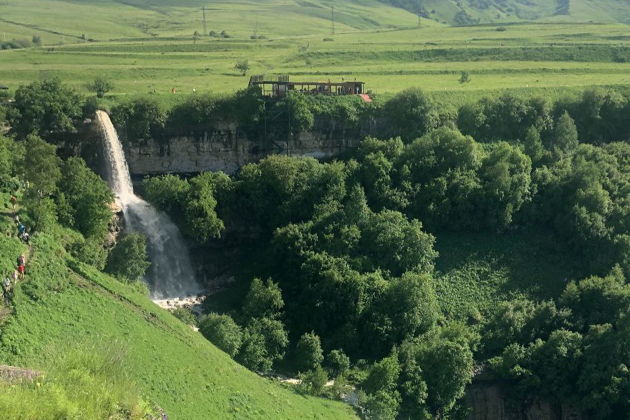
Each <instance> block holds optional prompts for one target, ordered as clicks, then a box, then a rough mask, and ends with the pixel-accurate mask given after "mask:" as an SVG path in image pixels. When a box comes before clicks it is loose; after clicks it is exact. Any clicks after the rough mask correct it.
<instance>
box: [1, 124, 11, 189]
mask: <svg viewBox="0 0 630 420" xmlns="http://www.w3.org/2000/svg"><path fill="white" fill-rule="evenodd" d="M10 141H11V140H9V139H7V138H5V137H2V136H0V187H4V186H6V185H8V183H9V180H10V179H11V177H12V176H13V161H14V157H13V156H12V153H11V148H10V146H11V143H9V142H10Z"/></svg>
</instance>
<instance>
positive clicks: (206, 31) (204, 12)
mask: <svg viewBox="0 0 630 420" xmlns="http://www.w3.org/2000/svg"><path fill="white" fill-rule="evenodd" d="M201 12H202V13H203V36H208V24H207V23H206V6H203V7H202V8H201Z"/></svg>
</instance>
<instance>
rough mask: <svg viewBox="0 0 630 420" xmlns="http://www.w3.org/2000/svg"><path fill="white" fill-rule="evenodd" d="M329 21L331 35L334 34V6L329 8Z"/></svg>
mask: <svg viewBox="0 0 630 420" xmlns="http://www.w3.org/2000/svg"><path fill="white" fill-rule="evenodd" d="M330 20H331V21H332V34H333V35H334V34H335V6H331V7H330Z"/></svg>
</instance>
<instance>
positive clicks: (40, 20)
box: [0, 0, 417, 43]
mask: <svg viewBox="0 0 630 420" xmlns="http://www.w3.org/2000/svg"><path fill="white" fill-rule="evenodd" d="M333 3H334V4H335V24H336V30H337V31H339V32H348V31H356V30H365V29H379V28H381V29H383V28H390V27H401V26H413V25H415V24H416V21H417V18H416V17H415V15H413V14H411V13H409V12H408V11H406V10H403V9H399V8H393V7H391V6H388V5H384V4H382V3H379V2H377V1H376V0H362V1H344V2H330V1H326V0H312V1H299V0H288V1H286V0H262V1H248V0H235V1H233V0H210V1H202V0H187V1H176V0H161V1H148V0H126V1H115V0H84V1H72V0H65V1H64V0H2V1H0V35H2V34H5V35H4V36H5V37H6V38H8V39H11V38H12V37H16V38H19V37H28V38H30V36H31V35H32V34H37V35H40V36H42V38H43V39H44V40H46V41H47V42H48V43H55V42H62V41H64V42H72V41H75V40H76V39H77V38H80V37H82V35H85V37H86V38H89V39H95V40H100V41H103V40H110V39H120V38H152V37H174V36H176V37H183V36H186V37H191V36H192V35H193V33H194V32H195V31H198V32H199V33H203V32H204V31H203V14H202V10H201V7H202V6H205V7H207V10H206V24H207V30H208V31H211V30H214V31H217V32H221V31H223V30H225V31H227V32H228V34H230V35H232V36H236V37H249V36H250V35H252V34H253V33H254V32H257V33H258V34H259V35H269V34H272V35H274V36H276V35H306V34H315V33H319V34H322V33H328V32H330V31H331V22H330V19H331V8H330V5H331V4H333Z"/></svg>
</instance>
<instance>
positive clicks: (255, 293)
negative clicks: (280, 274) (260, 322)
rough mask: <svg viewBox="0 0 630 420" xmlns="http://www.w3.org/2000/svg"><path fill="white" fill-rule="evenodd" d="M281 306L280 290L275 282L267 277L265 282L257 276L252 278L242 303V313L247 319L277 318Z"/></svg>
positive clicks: (282, 304)
mask: <svg viewBox="0 0 630 420" xmlns="http://www.w3.org/2000/svg"><path fill="white" fill-rule="evenodd" d="M283 307H284V300H283V299H282V291H281V290H280V288H279V287H278V284H277V283H274V282H273V281H272V280H271V279H267V281H266V282H265V283H263V281H262V280H260V279H259V278H255V279H254V280H252V283H251V285H250V286H249V292H248V293H247V296H246V297H245V302H244V303H243V315H244V316H245V317H246V318H247V319H251V318H270V319H273V318H277V317H279V316H280V315H281V311H282V308H283Z"/></svg>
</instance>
